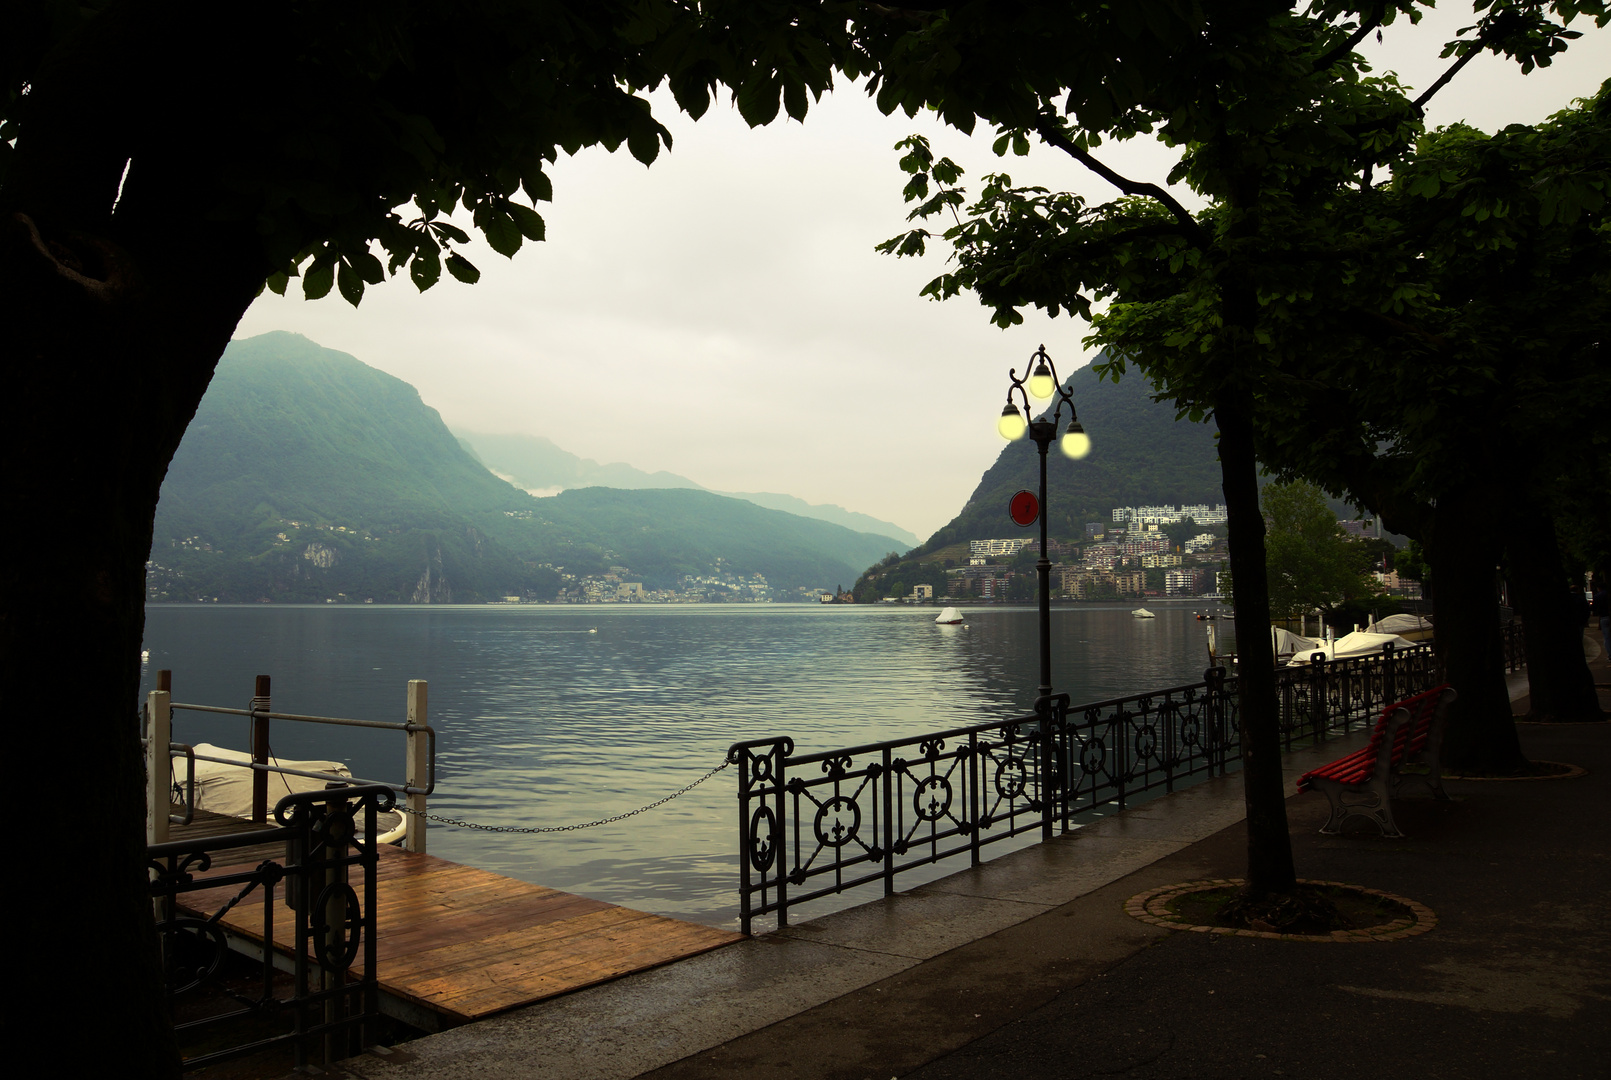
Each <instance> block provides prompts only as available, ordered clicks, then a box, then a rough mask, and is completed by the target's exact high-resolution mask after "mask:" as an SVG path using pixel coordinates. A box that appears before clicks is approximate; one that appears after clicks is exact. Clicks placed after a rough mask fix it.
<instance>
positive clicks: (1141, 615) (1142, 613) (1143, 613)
mask: <svg viewBox="0 0 1611 1080" xmlns="http://www.w3.org/2000/svg"><path fill="white" fill-rule="evenodd" d="M1130 614H1132V615H1134V616H1135V617H1136V618H1138V619H1156V618H1157V617H1158V616H1156V615H1154V614H1153V613H1152V612H1150V611H1148V610H1147V609H1146V608H1144V607H1138V608H1136V609H1135V610H1134V611H1132V612H1130Z"/></svg>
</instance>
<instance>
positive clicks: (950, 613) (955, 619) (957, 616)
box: [934, 607, 962, 623]
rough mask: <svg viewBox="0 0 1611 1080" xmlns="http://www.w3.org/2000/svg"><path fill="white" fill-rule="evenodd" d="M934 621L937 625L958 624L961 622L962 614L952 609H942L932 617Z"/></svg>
mask: <svg viewBox="0 0 1611 1080" xmlns="http://www.w3.org/2000/svg"><path fill="white" fill-rule="evenodd" d="M934 621H935V622H937V623H959V622H961V621H962V612H960V611H958V610H957V609H956V608H954V607H948V608H944V609H942V610H941V611H940V613H939V614H938V615H936V616H934Z"/></svg>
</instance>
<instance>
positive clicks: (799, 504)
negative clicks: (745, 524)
mask: <svg viewBox="0 0 1611 1080" xmlns="http://www.w3.org/2000/svg"><path fill="white" fill-rule="evenodd" d="M718 494H721V495H726V496H728V497H729V498H734V499H744V500H746V501H748V502H752V503H754V504H755V505H756V506H764V507H766V508H767V509H769V510H782V511H783V512H784V513H785V514H798V515H799V516H800V517H808V518H816V519H817V520H818V521H829V522H832V523H833V524H835V525H843V526H844V527H845V528H847V529H851V530H854V531H855V532H867V533H877V534H878V535H879V536H887V537H889V538H890V539H891V540H895V541H898V542H899V544H900V546H901V547H902V548H903V549H904V548H914V547H916V546H917V544H918V538H917V534H916V533H911V532H907V531H906V530H905V529H903V528H901V527H900V526H899V525H895V524H892V523H891V522H888V521H880V520H879V519H877V518H875V517H873V516H871V515H869V514H860V513H857V512H856V511H854V510H846V509H845V508H844V507H842V506H835V505H833V504H832V503H808V502H806V501H805V500H804V499H797V498H795V497H794V496H793V495H778V494H774V493H771V492H765V491H744V492H739V491H722V492H718ZM886 546H887V545H886Z"/></svg>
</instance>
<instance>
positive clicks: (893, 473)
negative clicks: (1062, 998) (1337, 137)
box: [236, 8, 1611, 537]
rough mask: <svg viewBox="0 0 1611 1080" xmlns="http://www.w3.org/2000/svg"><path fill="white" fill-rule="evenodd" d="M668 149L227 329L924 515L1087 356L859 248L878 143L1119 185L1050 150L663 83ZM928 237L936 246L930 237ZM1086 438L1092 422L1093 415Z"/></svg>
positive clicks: (1134, 172)
mask: <svg viewBox="0 0 1611 1080" xmlns="http://www.w3.org/2000/svg"><path fill="white" fill-rule="evenodd" d="M1470 21H1471V18H1470V14H1469V9H1467V10H1466V13H1465V15H1464V16H1463V17H1462V15H1461V14H1460V12H1459V10H1458V9H1457V8H1449V9H1448V10H1446V11H1445V12H1442V13H1434V14H1433V15H1431V16H1429V18H1428V19H1427V20H1425V21H1424V22H1423V24H1422V25H1421V26H1420V27H1413V28H1412V27H1409V26H1408V24H1405V25H1404V26H1403V27H1395V28H1390V29H1388V30H1387V31H1386V33H1385V41H1384V43H1383V44H1382V45H1376V44H1375V43H1374V42H1372V43H1371V45H1370V47H1369V50H1368V53H1369V55H1371V56H1372V58H1373V60H1374V61H1375V62H1376V64H1377V67H1378V70H1389V69H1390V70H1396V71H1397V72H1398V73H1399V75H1400V76H1401V78H1402V79H1403V80H1404V81H1405V82H1406V83H1407V84H1408V85H1409V86H1411V87H1414V88H1417V89H1419V88H1424V87H1425V86H1427V85H1430V83H1431V82H1432V81H1433V80H1434V79H1435V78H1436V77H1437V75H1438V73H1440V72H1441V71H1442V70H1443V66H1444V65H1445V64H1446V63H1447V61H1440V60H1438V59H1437V54H1438V52H1439V49H1440V46H1441V44H1442V42H1444V41H1446V40H1448V39H1449V38H1451V37H1453V36H1454V34H1453V30H1454V29H1456V28H1458V27H1460V26H1463V25H1466V24H1467V23H1469V22H1470ZM1578 28H1580V29H1583V30H1584V31H1585V36H1584V37H1583V38H1582V39H1580V40H1579V41H1578V42H1577V43H1576V44H1575V45H1574V46H1573V47H1572V49H1571V50H1570V51H1569V52H1568V53H1567V55H1566V58H1565V59H1564V60H1562V61H1559V62H1557V63H1556V64H1555V65H1554V66H1553V67H1551V68H1547V69H1541V70H1539V71H1535V72H1534V73H1533V74H1532V75H1529V76H1526V77H1522V76H1521V75H1519V74H1517V73H1516V69H1515V68H1514V66H1513V65H1506V64H1505V63H1503V62H1502V61H1500V60H1497V59H1495V58H1493V57H1490V56H1484V57H1482V58H1479V59H1478V60H1475V61H1473V62H1472V63H1471V64H1470V65H1469V66H1468V67H1467V68H1466V69H1465V71H1463V72H1462V73H1461V74H1460V75H1459V76H1457V77H1456V79H1455V81H1454V82H1453V83H1452V84H1451V85H1449V86H1448V87H1446V88H1445V89H1444V90H1443V91H1441V92H1440V94H1439V96H1438V97H1437V98H1435V99H1434V100H1433V103H1432V107H1431V109H1430V110H1429V116H1428V119H1429V122H1430V123H1432V124H1434V125H1436V124H1445V123H1450V122H1453V121H1455V120H1464V121H1466V122H1468V123H1472V124H1475V125H1477V126H1479V127H1482V128H1484V129H1486V130H1495V129H1497V128H1498V127H1501V126H1503V125H1505V124H1508V123H1517V122H1526V123H1531V122H1535V121H1537V120H1540V119H1542V118H1544V117H1545V116H1547V115H1549V114H1550V113H1552V112H1555V111H1556V110H1558V109H1560V108H1562V107H1564V106H1565V105H1567V104H1568V103H1569V102H1570V101H1571V100H1572V99H1573V98H1576V97H1583V96H1586V95H1588V94H1591V93H1593V92H1594V91H1595V90H1596V89H1597V87H1598V86H1599V83H1600V80H1602V79H1603V78H1605V77H1606V75H1607V73H1608V72H1611V63H1608V60H1611V30H1608V31H1596V30H1594V29H1593V28H1592V26H1591V25H1588V24H1587V23H1586V21H1585V22H1584V25H1582V26H1581V27H1578ZM655 112H656V115H658V116H659V117H660V119H661V121H662V122H663V123H665V124H666V126H667V127H668V128H670V129H671V131H672V134H673V137H674V139H675V146H674V148H673V150H672V151H671V152H670V153H669V154H667V153H662V155H661V157H660V160H658V161H657V162H655V164H654V165H653V166H652V167H650V168H647V169H646V168H644V167H643V166H642V165H640V164H639V163H638V162H636V161H635V160H633V159H632V158H631V157H630V155H628V154H627V153H626V151H625V149H624V148H623V149H622V150H621V151H620V152H619V153H617V154H614V155H611V154H608V153H606V152H604V151H603V150H599V149H594V150H587V151H584V152H582V153H581V154H579V155H578V156H576V157H575V158H570V159H562V160H561V161H560V162H559V163H558V164H557V165H556V166H554V168H553V170H552V176H553V181H554V201H553V203H551V204H547V205H542V206H539V210H540V212H541V213H542V214H543V216H544V218H545V219H546V221H547V225H548V239H547V241H546V242H544V243H542V244H530V243H528V244H527V245H526V246H525V247H524V248H523V249H522V250H521V251H520V252H519V253H518V254H517V255H516V256H515V257H514V259H513V260H507V259H505V258H503V257H502V256H500V255H497V254H495V253H494V252H492V251H491V250H490V249H489V248H486V247H485V246H484V245H479V244H478V245H476V246H475V247H474V248H473V249H467V250H466V252H465V254H466V255H467V256H468V257H469V258H470V259H471V260H472V261H473V262H474V263H475V264H476V265H477V266H478V267H479V268H480V270H481V281H480V282H479V283H478V284H476V285H474V286H467V285H461V284H459V283H458V282H456V281H453V280H452V279H450V278H448V277H447V276H446V275H444V276H443V280H442V282H441V283H440V284H438V285H437V286H436V287H435V288H433V289H431V290H430V291H429V292H426V293H423V294H421V293H418V292H416V290H415V289H414V287H413V285H412V284H411V283H409V282H408V280H407V278H406V277H401V278H397V279H393V280H391V281H388V282H387V283H385V284H383V285H380V286H371V287H370V289H369V291H368V292H367V294H366V295H365V297H364V301H363V304H362V305H361V306H360V307H359V308H357V309H354V308H352V307H350V306H349V305H348V304H347V303H346V302H345V301H343V300H341V299H340V298H339V295H338V294H337V293H336V292H334V291H332V292H331V294H330V296H328V297H327V298H325V299H324V300H320V301H315V302H307V301H304V300H302V299H301V298H300V295H299V292H298V283H296V282H293V283H292V288H291V289H290V290H288V295H287V297H286V298H283V299H282V298H280V297H276V296H273V295H272V294H269V293H265V294H264V295H263V297H261V298H260V299H259V300H258V301H257V303H256V304H254V305H253V306H252V308H251V309H250V310H249V311H248V312H247V313H246V317H245V318H244V319H243V320H242V321H241V324H240V327H239V329H238V330H237V331H236V337H250V336H252V335H255V334H260V333H264V332H266V331H269V330H293V331H296V332H298V333H301V334H305V335H307V336H308V337H310V338H312V339H313V340H314V341H317V342H319V343H320V344H322V345H325V346H327V347H329V348H334V349H340V350H342V351H343V352H348V353H351V354H353V355H354V356H356V357H358V359H360V360H362V361H364V362H365V363H367V364H370V365H371V366H373V367H377V368H379V369H381V370H382V371H386V372H389V373H391V374H393V375H395V376H397V377H398V378H400V379H403V380H405V381H407V382H410V383H412V384H413V385H414V386H416V387H418V388H419V391H420V394H421V396H422V397H423V398H424V399H425V402H426V404H428V405H431V406H433V407H434V408H436V409H437V410H439V411H440V412H441V414H442V417H443V419H444V420H445V421H446V422H447V423H448V425H449V426H450V427H453V428H455V429H459V430H472V431H486V432H522V433H527V434H532V435H542V436H545V437H547V438H550V439H552V440H553V441H554V442H556V443H557V444H559V445H560V446H561V447H563V448H565V449H566V450H569V451H571V452H572V453H576V454H580V455H582V456H583V457H589V458H594V459H596V460H598V461H601V462H610V461H624V462H627V463H629V464H631V465H635V466H637V467H638V468H641V469H645V470H656V469H665V470H668V471H671V472H675V473H680V474H681V475H683V476H687V477H689V478H691V479H693V480H695V481H697V482H698V483H700V484H703V485H705V486H706V487H710V488H716V489H718V490H725V491H776V492H786V493H788V494H792V495H797V496H799V497H801V498H804V499H806V500H808V501H810V502H815V503H837V504H839V505H841V506H845V507H847V508H849V509H852V510H859V511H861V512H863V513H868V514H872V515H874V516H876V517H880V518H883V519H885V520H887V521H893V522H894V523H896V524H898V525H900V526H902V527H904V528H907V529H910V530H911V531H913V532H915V533H917V534H918V535H919V536H925V537H926V536H927V535H928V534H929V533H930V532H932V531H933V530H935V529H936V528H938V527H940V526H941V525H943V524H945V523H946V522H947V521H948V520H950V518H951V517H952V516H953V515H955V513H956V512H957V511H958V510H960V509H961V507H962V504H963V502H964V501H965V500H966V498H967V496H968V495H969V494H970V493H971V492H972V490H973V487H974V485H975V484H976V483H977V482H978V479H979V476H980V474H981V473H982V472H983V471H984V470H985V469H986V468H988V467H989V465H990V464H991V462H992V461H994V460H995V457H996V455H997V453H998V452H999V450H1000V448H1001V443H1000V438H999V436H997V435H996V433H995V420H996V416H997V415H998V414H999V413H1000V410H1001V403H1002V400H1003V398H1004V395H1005V390H1006V384H1007V369H1008V368H1009V367H1018V368H1020V369H1022V367H1023V362H1024V360H1025V359H1026V358H1027V357H1028V356H1029V355H1030V354H1031V353H1032V352H1033V351H1034V350H1035V347H1036V346H1037V345H1039V344H1041V343H1043V342H1044V343H1045V345H1046V348H1047V350H1048V351H1049V352H1050V353H1051V355H1052V357H1053V359H1054V360H1055V361H1056V362H1057V365H1058V368H1059V371H1060V372H1062V373H1064V374H1066V372H1067V371H1068V370H1071V369H1073V368H1075V367H1079V366H1081V365H1083V364H1085V363H1087V362H1088V361H1089V357H1088V355H1087V354H1086V352H1085V350H1084V349H1082V347H1081V345H1080V340H1081V338H1082V337H1083V336H1084V331H1085V328H1084V326H1083V325H1081V324H1079V323H1075V322H1071V321H1070V320H1068V319H1066V318H1064V319H1058V320H1049V319H1045V318H1042V317H1040V316H1038V315H1037V314H1034V313H1026V316H1025V322H1024V324H1023V325H1022V326H1020V327H1016V328H1014V329H1012V330H1007V331H1003V330H998V329H996V328H994V327H992V326H991V325H990V323H989V321H988V318H987V312H986V309H984V308H982V307H980V306H979V305H978V304H977V303H976V302H975V301H973V300H972V299H971V298H967V297H959V298H957V299H955V300H951V301H949V302H947V303H944V304H938V303H934V302H931V301H928V300H925V299H922V298H920V297H919V296H918V292H919V290H920V289H921V288H922V286H923V285H924V284H925V283H926V282H927V281H928V280H929V279H930V278H932V277H934V276H935V275H936V274H938V273H939V272H941V270H942V269H943V255H941V254H934V253H931V254H930V255H929V256H928V257H927V258H926V259H924V260H920V261H919V260H912V259H902V260H897V259H894V258H892V257H889V256H883V255H878V254H876V253H874V251H873V246H874V245H875V244H877V243H878V242H880V241H882V240H885V239H887V238H889V237H891V236H893V235H896V234H897V233H899V232H901V231H903V229H904V228H905V227H906V226H905V223H904V219H905V214H906V207H905V206H904V204H903V203H902V201H901V196H900V191H901V187H902V184H903V181H904V177H903V176H902V174H901V173H900V172H899V171H898V170H897V168H896V164H895V163H896V157H897V155H896V154H895V153H894V152H893V150H892V149H891V147H892V146H893V144H894V143H895V142H896V141H897V140H898V139H901V138H904V137H905V136H907V135H909V134H912V133H914V132H916V133H922V134H925V135H927V136H929V137H930V139H931V140H932V141H933V144H934V147H935V150H936V152H937V153H939V154H944V155H947V156H950V157H952V158H954V159H955V160H957V161H958V162H959V163H961V164H962V165H963V166H964V167H965V168H966V169H967V170H968V174H969V176H968V179H970V180H972V181H974V182H976V181H977V178H978V177H979V176H981V175H982V174H983V173H985V172H990V171H998V170H999V171H1006V172H1009V173H1011V174H1012V176H1013V177H1014V179H1015V180H1016V181H1018V182H1020V183H1034V184H1038V185H1041V186H1045V187H1050V188H1054V189H1061V190H1075V191H1080V192H1082V193H1084V194H1086V195H1087V196H1088V197H1089V198H1091V199H1093V200H1103V199H1106V198H1108V197H1110V196H1111V195H1112V194H1113V192H1112V189H1111V188H1109V187H1108V185H1107V184H1106V183H1105V182H1104V181H1102V180H1100V179H1099V178H1097V177H1095V176H1093V175H1091V174H1089V173H1086V172H1084V170H1082V169H1081V168H1080V167H1079V166H1078V165H1077V164H1076V163H1074V162H1073V161H1071V160H1069V159H1067V158H1065V157H1063V156H1062V155H1061V154H1060V153H1058V152H1057V151H1051V150H1047V149H1045V148H1036V150H1035V151H1033V152H1032V153H1031V154H1030V156H1029V157H1028V158H1011V157H1009V158H1007V159H1005V160H1003V159H997V158H994V157H993V156H992V155H991V154H990V152H989V143H990V136H989V133H988V132H983V133H980V134H978V135H976V136H975V137H974V138H972V139H968V138H965V137H964V136H962V135H961V134H959V133H957V132H955V131H954V130H951V129H948V128H944V127H942V126H941V125H939V124H938V123H936V122H934V121H932V120H930V119H928V118H926V117H922V118H918V119H915V120H914V119H908V118H907V117H905V116H904V115H901V114H897V115H896V116H894V117H885V116H882V115H880V114H879V112H878V110H877V109H876V108H875V107H874V106H873V105H872V104H871V103H870V102H869V101H868V100H867V98H866V97H865V95H864V94H863V93H862V92H861V91H860V90H858V89H857V88H855V87H852V86H842V87H841V88H840V89H839V91H838V92H837V93H835V94H832V95H830V96H828V97H825V98H824V99H823V100H822V101H821V102H820V103H818V104H816V105H815V106H814V107H813V108H812V110H811V114H810V116H809V117H808V118H807V120H806V122H805V123H804V124H798V123H794V122H793V121H787V122H782V121H780V122H774V123H773V125H772V126H771V127H769V128H761V129H758V130H753V131H752V130H750V129H749V128H747V127H746V126H745V125H744V123H743V121H742V120H740V119H739V117H738V114H737V112H736V111H734V110H732V109H731V108H729V107H723V106H713V107H712V109H711V110H710V112H709V113H708V114H707V115H706V116H705V118H704V119H702V120H701V121H699V122H698V123H697V124H696V123H693V122H692V121H690V120H688V118H687V117H686V116H684V115H682V114H681V113H678V112H676V111H675V108H674V106H673V105H672V104H671V102H670V99H669V98H663V97H660V96H657V97H656V99H655ZM1102 157H1103V158H1104V160H1106V161H1107V162H1108V163H1109V164H1110V165H1112V166H1113V167H1115V168H1117V169H1119V171H1121V172H1123V173H1126V174H1128V175H1130V176H1132V177H1135V178H1137V179H1148V180H1153V181H1161V179H1162V178H1163V176H1164V175H1165V173H1166V172H1167V171H1168V167H1169V164H1170V163H1171V157H1170V156H1169V154H1168V153H1167V152H1166V151H1164V150H1163V149H1162V148H1161V147H1158V146H1156V145H1155V144H1147V145H1141V144H1139V143H1132V144H1127V145H1122V146H1110V147H1104V148H1103V151H1102ZM939 250H940V249H939V248H936V249H935V251H936V252H938V251H939ZM1091 436H1092V439H1093V441H1094V445H1095V449H1094V451H1093V453H1095V454H1100V453H1101V445H1102V433H1101V432H1098V431H1093V432H1091Z"/></svg>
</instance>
